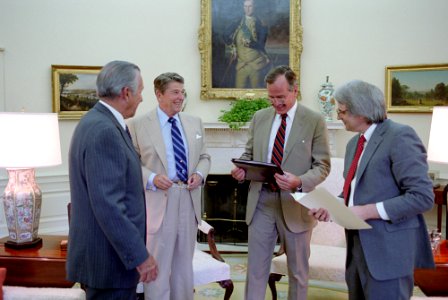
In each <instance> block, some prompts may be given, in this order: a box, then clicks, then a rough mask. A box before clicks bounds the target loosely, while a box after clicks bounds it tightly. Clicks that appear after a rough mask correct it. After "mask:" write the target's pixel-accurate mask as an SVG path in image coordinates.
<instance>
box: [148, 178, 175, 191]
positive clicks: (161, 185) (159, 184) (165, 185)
mask: <svg viewBox="0 0 448 300" xmlns="http://www.w3.org/2000/svg"><path fill="white" fill-rule="evenodd" d="M153 183H154V185H155V186H156V188H158V189H161V190H167V189H169V188H170V187H171V186H172V185H173V182H172V181H171V180H170V179H169V178H168V177H167V176H166V175H162V174H158V175H156V176H155V177H154V180H153Z"/></svg>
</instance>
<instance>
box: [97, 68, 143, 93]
mask: <svg viewBox="0 0 448 300" xmlns="http://www.w3.org/2000/svg"><path fill="white" fill-rule="evenodd" d="M139 72H140V68H139V67H138V66H137V65H135V64H133V63H130V62H126V61H119V60H115V61H111V62H110V63H108V64H106V65H105V66H104V67H103V68H102V69H101V72H100V73H99V74H98V77H97V79H96V92H97V95H98V97H100V98H108V99H113V98H115V97H118V96H119V95H120V93H121V91H122V89H123V88H125V87H128V88H129V89H130V90H131V91H132V94H135V93H136V92H137V89H138V84H139V82H138V76H137V75H138V74H139Z"/></svg>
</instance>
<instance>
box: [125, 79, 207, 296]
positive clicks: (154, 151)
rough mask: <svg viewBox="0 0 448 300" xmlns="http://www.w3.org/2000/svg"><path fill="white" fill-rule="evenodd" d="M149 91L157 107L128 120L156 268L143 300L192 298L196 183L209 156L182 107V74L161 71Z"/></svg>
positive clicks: (197, 122)
mask: <svg viewBox="0 0 448 300" xmlns="http://www.w3.org/2000/svg"><path fill="white" fill-rule="evenodd" d="M154 92H155V94H156V97H157V101H158V104H159V105H158V107H157V108H156V109H154V110H152V111H151V112H149V113H148V114H145V115H142V116H141V117H138V118H135V119H132V120H130V122H129V130H130V132H131V135H132V140H133V142H134V146H135V149H136V150H137V152H138V154H139V155H140V159H141V167H142V171H143V176H141V177H140V180H141V181H142V182H143V184H144V186H145V187H146V205H147V209H148V230H147V235H148V249H149V251H150V252H151V253H153V254H154V256H155V258H156V260H157V263H158V264H159V267H160V274H159V276H158V278H157V280H155V281H154V282H151V283H149V284H145V299H150V300H193V291H194V288H193V253H194V247H195V243H196V235H197V230H198V223H199V222H200V221H201V185H202V184H203V182H204V179H205V177H206V176H207V175H208V172H209V170H210V156H209V155H208V154H207V153H206V149H205V139H204V128H203V125H202V121H201V119H200V118H198V117H195V116H191V115H188V114H185V113H182V112H181V110H182V105H183V102H184V99H185V90H184V79H183V77H182V76H180V75H179V74H176V73H163V74H160V75H159V76H157V78H156V79H154ZM181 149H182V151H180V150H181ZM180 152H182V153H180Z"/></svg>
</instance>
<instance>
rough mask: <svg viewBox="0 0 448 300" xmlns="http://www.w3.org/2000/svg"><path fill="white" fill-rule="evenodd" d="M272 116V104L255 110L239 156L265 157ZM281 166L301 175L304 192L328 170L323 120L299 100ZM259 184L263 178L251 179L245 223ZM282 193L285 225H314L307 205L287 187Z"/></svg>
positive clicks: (294, 229)
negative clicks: (287, 189) (241, 153)
mask: <svg viewBox="0 0 448 300" xmlns="http://www.w3.org/2000/svg"><path fill="white" fill-rule="evenodd" d="M274 117H275V110H274V109H273V108H272V107H269V108H266V109H262V110H259V111H257V112H256V113H255V115H254V117H253V119H252V122H251V125H250V128H249V139H248V142H247V145H246V149H245V152H244V153H243V155H242V156H241V158H242V159H248V160H256V161H266V157H267V153H268V146H269V134H270V132H271V127H272V122H273V120H274ZM288 126H289V125H288ZM282 169H283V170H284V171H287V172H291V173H292V174H295V175H297V176H300V178H301V180H302V189H303V191H304V192H309V191H312V190H313V189H314V188H315V186H316V185H318V184H319V183H321V182H322V181H324V179H325V178H326V177H327V175H328V173H329V172H330V150H329V146H328V137H327V128H326V125H325V121H324V119H323V118H322V116H321V115H319V114H318V113H316V112H314V111H312V110H310V109H309V108H306V107H305V106H303V105H301V104H297V110H296V115H295V116H294V122H293V124H292V127H291V131H290V133H289V137H288V141H287V143H286V148H285V150H284V154H283V160H282ZM261 188H262V182H255V181H252V182H251V183H250V189H249V195H248V197H247V210H246V222H247V224H248V225H249V224H250V223H251V221H252V218H253V216H254V213H255V209H256V207H257V203H258V198H259V196H260V191H261ZM281 193H282V196H281V201H282V209H283V216H284V218H285V223H286V225H287V226H288V229H289V230H291V231H292V232H296V233H298V232H302V231H305V230H310V229H311V228H313V226H315V224H316V221H315V219H314V218H313V217H310V216H309V215H308V209H307V208H305V207H304V206H302V205H301V204H299V203H298V202H296V201H295V200H294V198H293V197H292V196H291V194H290V191H284V190H282V191H281Z"/></svg>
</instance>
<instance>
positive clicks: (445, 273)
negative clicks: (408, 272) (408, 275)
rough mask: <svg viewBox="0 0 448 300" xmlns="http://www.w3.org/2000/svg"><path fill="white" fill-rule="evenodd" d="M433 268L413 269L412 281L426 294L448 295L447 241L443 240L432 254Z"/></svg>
mask: <svg viewBox="0 0 448 300" xmlns="http://www.w3.org/2000/svg"><path fill="white" fill-rule="evenodd" d="M434 262H435V263H436V268H435V269H415V271H414V281H415V285H417V286H418V287H419V288H420V289H421V290H422V292H423V293H425V295H426V296H448V243H447V241H446V240H443V241H442V242H441V243H440V245H439V248H438V249H437V252H436V253H435V254H434Z"/></svg>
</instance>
